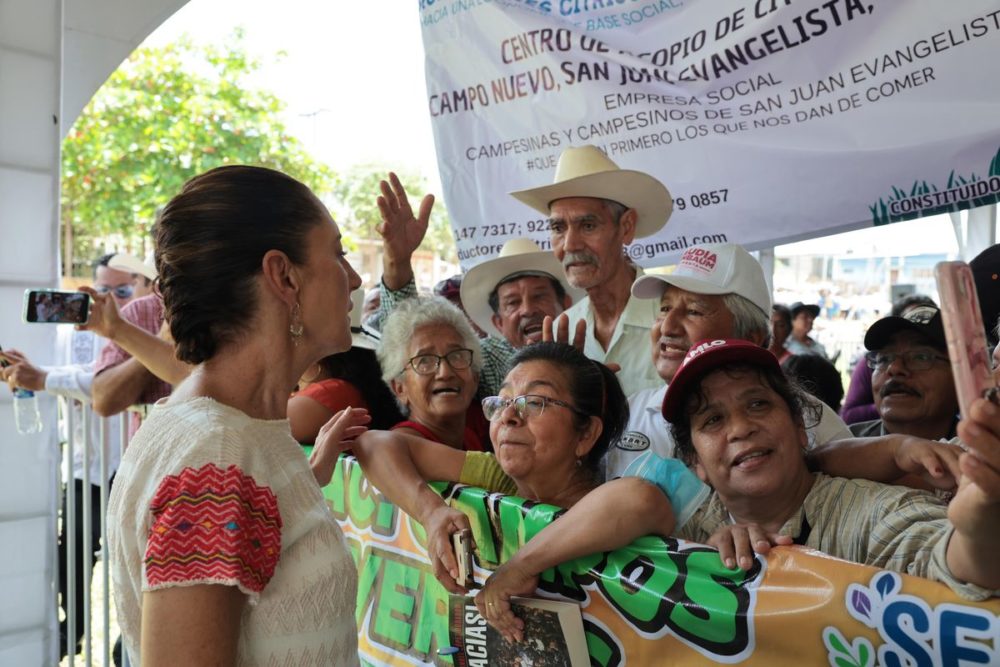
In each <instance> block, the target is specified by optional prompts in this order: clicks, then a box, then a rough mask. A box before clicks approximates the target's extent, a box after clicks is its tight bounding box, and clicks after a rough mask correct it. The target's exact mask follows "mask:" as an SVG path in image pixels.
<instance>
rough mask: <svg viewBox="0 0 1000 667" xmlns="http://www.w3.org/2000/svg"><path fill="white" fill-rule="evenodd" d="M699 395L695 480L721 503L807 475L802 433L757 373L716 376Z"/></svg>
mask: <svg viewBox="0 0 1000 667" xmlns="http://www.w3.org/2000/svg"><path fill="white" fill-rule="evenodd" d="M701 392H702V394H703V395H704V398H705V400H704V402H703V404H702V405H701V407H700V408H699V409H698V411H697V412H695V413H694V414H692V415H691V442H692V444H693V445H694V449H695V452H697V455H698V461H697V469H698V473H699V475H700V476H701V477H702V479H704V480H705V481H706V482H708V483H709V484H711V485H712V486H713V487H714V488H715V490H716V491H718V492H719V494H720V495H721V496H722V498H723V500H724V501H725V500H727V499H730V500H731V499H743V498H752V497H767V496H768V494H771V493H774V492H775V491H777V490H779V489H780V488H782V487H783V486H786V485H788V484H792V483H793V480H794V479H796V477H797V476H798V475H800V474H808V471H807V470H806V465H805V459H804V454H803V450H804V448H805V446H806V432H805V428H804V427H803V426H802V425H801V423H799V422H797V421H796V420H795V419H793V418H792V414H791V411H790V410H789V409H788V405H787V404H786V403H785V401H784V399H782V398H781V396H780V395H779V394H778V393H777V392H775V391H774V390H773V389H771V387H770V386H768V385H767V384H766V383H765V382H764V381H763V380H762V378H761V377H760V376H759V375H758V374H757V373H756V372H753V371H743V370H741V371H733V372H726V370H725V369H721V370H717V371H714V372H712V373H710V374H709V375H707V376H706V377H705V379H704V380H702V382H701Z"/></svg>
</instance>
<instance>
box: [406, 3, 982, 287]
mask: <svg viewBox="0 0 1000 667" xmlns="http://www.w3.org/2000/svg"><path fill="white" fill-rule="evenodd" d="M420 6H421V11H420V14H421V22H422V25H423V36H424V47H425V52H426V59H427V61H426V65H427V68H426V73H427V103H428V107H429V112H430V114H431V119H432V125H433V128H434V136H435V142H436V145H437V154H438V163H439V165H440V170H441V179H442V182H443V184H444V196H445V201H446V202H447V205H448V210H449V213H450V215H451V219H452V222H453V225H454V232H455V237H456V240H457V243H458V248H459V258H460V260H461V262H462V265H463V267H464V268H466V269H468V268H469V267H471V266H473V265H475V264H477V263H479V262H481V261H483V260H485V259H489V258H490V257H491V256H495V255H496V254H497V253H498V251H499V249H500V247H501V245H502V244H503V243H504V241H506V240H508V239H510V238H514V237H518V236H530V237H532V238H534V239H536V240H537V241H539V243H541V244H543V247H549V246H548V241H549V239H548V231H547V227H548V223H547V221H546V220H545V219H544V216H543V215H541V214H538V213H536V212H534V211H533V210H532V209H530V208H528V207H527V206H525V205H524V204H521V203H520V202H518V201H516V200H515V199H514V198H512V197H510V196H509V195H508V194H507V193H508V192H510V191H512V190H518V189H522V188H528V187H535V186H538V185H543V184H547V183H550V182H551V181H552V178H553V175H554V172H555V165H556V161H557V160H558V157H559V154H560V153H561V152H562V150H563V149H565V148H566V147H568V146H580V145H584V144H595V145H597V146H600V147H601V148H602V149H603V150H604V151H605V152H606V153H607V154H608V155H609V156H610V157H611V159H613V160H614V161H615V162H616V163H617V164H618V165H619V166H620V167H622V168H626V169H638V170H641V171H645V172H647V173H650V174H652V175H654V176H656V177H657V178H658V179H660V180H661V181H662V182H663V183H664V184H665V185H666V186H667V187H668V188H669V189H670V192H671V193H672V195H673V196H674V199H675V206H674V213H673V216H672V217H671V218H670V221H669V222H668V223H667V226H666V227H664V228H663V229H662V230H661V231H660V232H659V233H658V234H656V235H655V236H652V237H648V238H645V239H637V241H636V243H635V244H633V246H632V247H630V248H629V254H630V255H631V256H632V258H633V259H634V260H635V261H636V263H638V264H640V265H643V266H658V265H663V264H668V263H672V262H673V261H674V260H676V258H677V257H678V256H679V254H680V253H681V252H683V250H684V248H686V247H688V246H690V245H694V244H696V243H711V242H722V241H729V242H736V243H740V244H743V245H744V246H746V247H747V248H750V249H754V248H760V247H769V246H773V245H775V244H778V243H785V242H790V241H794V240H798V239H803V238H809V237H815V236H820V235H824V234H832V233H835V232H839V231H845V230H848V229H856V228H859V227H866V226H871V225H873V224H874V225H878V224H886V223H889V222H896V221H899V220H906V219H911V218H916V217H920V216H924V215H930V214H935V213H941V212H944V211H953V210H958V209H964V208H969V207H972V206H980V205H985V204H990V203H994V202H996V201H997V199H998V197H1000V152H998V151H1000V86H998V85H997V83H996V76H997V73H998V71H1000V67H998V63H1000V6H998V3H997V2H996V0H962V1H961V2H935V1H931V0H920V1H916V0H912V1H910V2H899V1H897V0H865V1H859V0H492V1H491V0H420Z"/></svg>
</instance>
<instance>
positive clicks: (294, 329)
mask: <svg viewBox="0 0 1000 667" xmlns="http://www.w3.org/2000/svg"><path fill="white" fill-rule="evenodd" d="M288 333H289V334H291V336H292V343H293V344H295V345H298V344H299V340H301V339H302V334H303V333H305V326H303V324H302V309H301V308H300V307H299V303H298V301H296V302H295V305H294V306H292V322H291V324H289V325H288Z"/></svg>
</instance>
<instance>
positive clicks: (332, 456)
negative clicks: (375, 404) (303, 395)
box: [309, 408, 372, 486]
mask: <svg viewBox="0 0 1000 667" xmlns="http://www.w3.org/2000/svg"><path fill="white" fill-rule="evenodd" d="M371 420H372V418H371V415H369V414H368V410H365V409H364V408H344V409H343V410H341V411H340V412H338V413H337V414H335V415H334V416H332V417H330V420H329V421H327V422H326V423H325V424H323V425H322V426H320V427H319V433H318V434H317V435H316V442H315V445H314V446H313V450H312V455H311V456H310V457H309V467H310V468H311V469H312V471H313V475H314V476H315V477H316V482H317V483H319V485H320V486H326V485H327V484H329V483H330V479H331V478H332V477H333V469H334V468H335V467H336V466H337V457H338V456H340V454H341V452H344V451H346V450H348V449H350V448H351V445H352V444H353V443H354V439H355V438H357V437H358V436H359V435H361V434H362V433H364V432H365V431H367V430H368V424H369V423H370V422H371Z"/></svg>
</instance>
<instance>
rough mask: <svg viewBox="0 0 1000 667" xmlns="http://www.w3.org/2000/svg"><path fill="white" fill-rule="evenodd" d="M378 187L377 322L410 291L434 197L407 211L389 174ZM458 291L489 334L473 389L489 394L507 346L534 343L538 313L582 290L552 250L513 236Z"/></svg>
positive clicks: (559, 306) (550, 313) (549, 312)
mask: <svg viewBox="0 0 1000 667" xmlns="http://www.w3.org/2000/svg"><path fill="white" fill-rule="evenodd" d="M381 189H382V196H381V197H379V198H378V205H379V210H380V212H381V214H382V224H381V225H380V226H379V228H378V231H379V234H380V235H381V236H382V238H383V240H384V245H383V248H384V255H383V273H382V280H381V282H380V285H379V290H380V293H381V305H380V306H379V312H378V314H377V315H376V316H375V318H373V319H374V320H375V321H381V320H382V319H383V318H384V317H385V316H387V315H388V313H390V312H392V310H393V308H395V306H396V304H398V303H399V302H400V301H402V300H405V299H410V298H413V297H415V296H416V293H417V288H416V284H415V282H414V278H413V267H412V264H411V258H412V256H413V252H414V251H415V250H416V249H417V247H419V246H420V243H421V241H422V240H423V237H424V233H425V232H426V231H427V222H428V220H429V219H430V212H431V207H432V206H433V204H434V197H433V196H432V195H427V196H426V197H424V199H423V201H422V202H421V205H420V210H419V213H418V214H417V215H414V214H413V210H412V209H411V208H410V204H409V201H408V198H407V195H406V191H405V190H404V188H403V186H402V184H401V183H400V182H399V179H398V178H397V177H396V175H395V174H389V181H382V183H381ZM460 296H461V300H462V305H463V306H464V308H465V311H466V313H467V314H468V316H469V319H471V320H472V321H473V322H475V323H476V325H477V326H478V327H479V328H480V329H482V330H483V331H485V332H487V333H488V334H489V336H488V337H487V338H485V339H483V340H481V344H482V348H483V368H482V370H481V372H480V375H479V395H481V396H490V395H494V394H496V393H497V392H498V391H499V389H500V384H501V383H502V382H503V378H504V375H505V374H506V371H507V365H508V362H509V360H510V358H511V356H512V355H513V354H514V351H515V350H516V349H517V348H520V347H524V346H525V345H529V344H531V343H536V342H538V341H540V340H541V339H542V323H543V320H544V318H545V317H556V316H557V315H559V314H560V313H562V312H563V311H564V310H565V309H566V308H568V307H569V305H570V304H571V303H572V301H573V299H579V298H580V297H581V296H583V290H579V289H575V288H573V287H572V286H571V285H570V284H569V283H568V282H567V281H566V277H565V274H564V272H563V270H562V266H561V265H560V263H559V262H558V261H557V260H556V258H555V256H554V255H553V254H552V253H551V252H547V251H543V250H541V249H540V248H539V247H538V245H537V244H536V243H535V242H534V241H532V240H531V239H526V238H517V239H511V240H510V241H507V243H505V244H504V246H503V248H502V249H501V250H500V254H499V255H498V256H497V257H494V258H493V259H490V260H487V261H485V262H482V263H481V264H478V265H476V266H474V267H473V268H471V269H469V271H468V272H467V273H466V274H465V276H464V277H463V279H462V287H461V292H460Z"/></svg>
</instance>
